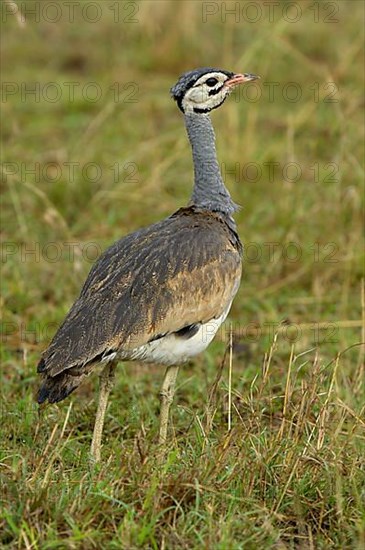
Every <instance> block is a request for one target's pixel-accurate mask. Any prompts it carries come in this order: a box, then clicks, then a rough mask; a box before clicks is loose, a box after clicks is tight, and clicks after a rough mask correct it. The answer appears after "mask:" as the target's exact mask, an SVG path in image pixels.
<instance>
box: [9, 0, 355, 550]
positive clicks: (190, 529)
mask: <svg viewBox="0 0 365 550" xmlns="http://www.w3.org/2000/svg"><path fill="white" fill-rule="evenodd" d="M52 4H53V6H54V4H55V3H52ZM76 4H79V7H76V8H75V13H74V17H72V14H71V15H70V11H69V10H70V8H69V7H67V3H66V4H65V3H63V2H59V3H58V6H59V7H60V10H61V11H60V12H59V11H57V10H56V11H55V8H54V7H53V8H52V7H50V8H48V9H49V11H48V9H47V10H46V11H44V6H45V5H47V2H43V3H42V2H8V3H7V4H4V3H3V5H2V10H3V16H4V17H3V20H4V19H6V21H5V23H4V24H3V38H2V55H3V61H4V67H3V80H4V82H5V84H4V86H5V87H4V88H3V92H4V93H5V95H4V96H3V103H2V108H3V120H2V139H3V179H2V186H3V190H4V194H3V199H2V221H3V224H2V237H3V263H2V309H3V336H2V350H3V351H2V384H1V394H2V418H1V428H2V429H1V432H2V434H1V438H2V441H1V451H2V459H1V475H2V490H1V499H2V505H1V524H0V527H1V528H0V533H1V535H0V546H1V548H21V549H23V548H27V549H28V548H29V549H30V548H32V549H37V548H39V549H42V550H43V549H51V548H57V549H60V548H62V549H63V548H65V549H74V548H82V549H91V548H108V549H109V548H110V549H112V548H115V549H116V548H124V549H137V548H156V549H157V548H160V549H165V550H170V549H200V548H207V549H217V550H218V549H221V550H223V549H224V550H226V549H232V550H233V549H245V550H247V549H251V548H276V549H284V548H285V549H286V548H303V549H304V548H310V549H317V548H318V549H328V548H338V549H344V548H353V549H358V550H360V549H363V548H364V546H365V488H364V487H365V473H364V469H365V464H364V463H365V458H364V457H365V432H364V424H365V415H364V370H363V368H364V367H363V357H362V351H363V350H361V346H360V343H361V342H363V341H364V340H365V337H364V329H363V328H362V320H364V294H363V292H362V291H361V287H362V284H363V283H362V280H363V279H362V278H363V267H362V265H363V259H364V258H363V249H362V246H363V240H362V232H361V229H362V214H363V204H362V191H363V190H362V180H363V175H364V170H363V166H362V161H361V159H362V152H363V151H362V149H363V147H362V146H363V140H364V136H363V124H362V114H361V113H362V110H361V107H363V98H362V93H361V90H362V86H363V82H362V80H361V75H362V73H363V58H362V46H363V29H362V23H361V22H362V20H363V11H364V4H363V3H362V2H360V1H354V2H349V1H336V2H329V3H328V2H327V3H325V2H314V3H313V2H306V1H303V2H300V3H294V6H293V3H291V4H292V7H291V8H288V4H287V3H286V2H280V4H279V6H277V5H276V4H277V3H275V2H274V3H272V4H270V3H252V2H249V3H247V2H240V3H229V2H227V3H216V2H208V3H199V2H190V1H186V2H179V3H176V2H171V1H168V0H166V1H164V2H139V3H134V2H127V3H124V4H123V3H118V2H114V3H112V2H98V3H96V2H93V3H90V2H80V3H76ZM90 4H92V5H93V6H94V7H92V6H91V7H90ZM289 4H290V3H289ZM17 5H19V7H20V5H21V6H22V8H23V11H24V12H25V21H24V18H23V19H22V17H21V15H20V12H19V11H18V12H17V13H16V14H15V15H12V13H13V12H15V10H16V8H17ZM87 5H89V8H87V9H86V10H84V11H81V8H85V6H86V7H87ZM95 5H96V6H97V7H99V10H100V11H96V8H95ZM34 6H35V8H36V9H38V10H39V12H38V14H39V15H38V21H36V20H35V19H36V16H34V15H31V13H30V11H29V10H30V8H32V7H34ZM224 6H226V8H227V9H228V8H229V7H233V8H234V9H235V10H236V11H235V12H234V14H233V15H232V14H231V15H229V13H227V12H224V9H225V7H224ZM237 6H238V7H239V9H238V8H237ZM255 6H256V11H255ZM269 8H270V11H269ZM271 8H272V10H271ZM5 10H7V13H8V15H7V16H6V14H5ZM42 10H43V11H42ZM93 10H94V11H93ZM118 10H119V11H118ZM237 10H238V11H237ZM10 12H11V13H10ZM59 15H60V18H59V20H58V21H57V22H52V21H53V20H55V19H56V18H58V16H59ZM96 18H98V20H97V21H95V22H92V20H94V19H96ZM255 19H257V21H256V22H254V20H255ZM296 19H297V20H296ZM295 20H296V21H295ZM291 21H292V22H291ZM201 65H213V66H218V67H223V68H227V69H232V70H236V71H247V72H254V73H257V74H259V75H261V81H260V83H259V84H258V85H256V84H254V85H252V86H251V87H247V88H246V89H243V88H242V89H241V90H240V92H237V93H235V95H233V97H232V98H230V99H229V100H228V101H227V104H226V105H225V106H224V107H223V108H222V109H221V110H219V111H217V112H216V113H214V115H213V119H214V124H215V127H216V132H217V142H218V151H219V157H220V159H221V161H222V163H224V164H223V165H222V170H223V173H224V177H225V179H226V182H227V185H228V186H229V188H230V190H231V193H232V195H233V197H234V199H235V201H236V202H238V203H240V204H242V205H243V208H242V210H241V211H240V212H239V214H238V215H237V222H238V227H239V232H240V235H241V238H242V240H243V242H244V243H245V244H246V252H245V270H244V278H243V282H242V285H241V289H240V291H239V294H238V296H237V298H236V300H235V302H234V305H233V308H232V311H231V314H230V318H229V320H228V321H227V323H226V325H225V327H224V328H223V329H222V330H221V331H220V333H219V335H218V337H217V338H216V340H215V342H214V343H213V344H212V345H211V346H210V347H209V349H208V350H207V351H206V352H205V354H203V355H202V356H201V357H199V358H197V359H196V361H194V363H192V364H190V365H187V366H185V367H184V368H183V369H181V372H180V375H179V387H178V391H177V396H176V400H175V405H174V408H173V418H172V425H173V430H172V433H171V444H170V450H169V454H168V456H167V458H166V462H165V463H164V465H163V466H162V467H159V466H158V463H157V461H156V451H157V449H156V444H155V442H156V435H157V428H158V409H159V403H158V389H159V385H160V383H161V379H162V374H163V372H162V369H161V368H159V367H157V366H156V367H146V366H143V365H138V364H127V365H120V368H119V376H118V378H117V383H116V387H115V389H114V391H113V397H112V400H111V403H110V407H109V410H108V415H107V422H106V427H105V437H104V445H103V450H102V454H103V459H104V460H103V463H102V464H101V466H100V467H92V466H90V465H89V463H88V450H89V445H90V439H91V433H92V426H93V421H94V414H95V408H96V401H95V396H96V389H97V380H96V378H95V377H94V378H92V379H90V380H89V381H88V382H87V383H85V384H84V385H83V386H82V388H80V390H79V391H78V393H77V394H75V395H74V396H73V397H72V398H70V399H68V400H66V401H65V402H63V403H61V404H60V405H59V406H50V407H48V408H47V409H46V410H45V411H43V412H42V414H40V415H39V414H38V409H37V406H36V404H35V403H34V401H33V399H34V397H33V396H34V393H35V391H36V388H37V384H38V380H37V376H36V372H35V371H36V363H37V361H38V359H39V356H40V353H41V351H42V350H43V349H44V348H45V346H46V345H47V343H48V342H49V341H50V338H51V337H52V334H53V333H54V331H55V330H56V327H57V326H58V324H59V323H60V322H61V321H62V319H63V317H64V315H65V313H66V312H67V310H68V308H69V307H70V305H71V304H72V302H73V300H74V299H75V297H76V296H77V293H78V290H79V289H80V286H81V284H82V282H83V280H84V278H85V276H86V274H87V272H88V270H89V269H90V266H91V264H92V262H93V260H94V259H95V257H96V256H97V255H98V254H99V253H100V251H101V250H102V249H104V248H105V247H107V246H108V245H109V244H110V243H112V242H113V241H114V240H116V239H117V238H120V237H121V236H123V235H125V234H126V233H127V232H130V231H132V230H134V229H136V228H138V227H140V226H143V225H146V224H149V223H152V222H154V221H155V220H158V219H161V218H163V217H164V216H167V215H168V214H169V213H171V212H173V211H174V210H175V209H177V208H178V207H179V206H180V205H183V204H185V203H186V202H187V200H188V197H189V193H190V190H191V182H192V174H191V159H190V151H189V148H188V144H187V140H186V136H185V131H184V128H183V125H182V119H181V115H180V114H179V113H178V111H177V109H176V106H175V105H174V104H173V102H172V101H171V99H170V98H169V92H168V90H169V87H170V86H171V85H172V84H173V83H174V82H175V80H176V78H177V76H178V75H179V74H180V73H181V72H182V71H184V70H187V69H189V68H193V67H195V66H201ZM289 83H291V84H289ZM32 89H33V93H31V90H32ZM72 90H73V91H72ZM27 92H28V93H27ZM256 94H258V95H257V96H256ZM98 96H100V97H98ZM274 163H276V164H274ZM230 327H231V328H232V332H233V355H232V357H231V359H232V360H231V361H230V354H229V351H227V349H228V344H229V340H230V337H229V335H230V330H231V329H230ZM230 364H231V371H230V370H229V365H230ZM229 372H231V387H230V384H229V382H230V375H229ZM230 420H231V424H232V426H231V429H230V430H229V426H228V422H229V421H230Z"/></svg>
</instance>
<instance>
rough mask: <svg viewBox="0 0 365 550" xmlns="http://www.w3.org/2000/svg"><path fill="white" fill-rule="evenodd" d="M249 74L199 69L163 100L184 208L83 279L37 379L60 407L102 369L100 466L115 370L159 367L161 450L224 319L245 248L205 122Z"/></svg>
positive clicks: (40, 397)
mask: <svg viewBox="0 0 365 550" xmlns="http://www.w3.org/2000/svg"><path fill="white" fill-rule="evenodd" d="M258 78H259V77H258V76H256V75H254V74H251V73H235V72H232V71H227V70H222V69H217V68H212V67H203V68H198V69H194V70H191V71H188V72H185V73H184V74H182V75H181V76H180V77H179V79H178V81H177V82H176V84H175V85H174V86H173V87H172V88H171V90H170V93H171V96H172V98H173V99H174V100H175V102H176V104H177V106H178V108H179V110H180V111H181V112H182V114H183V117H184V122H185V127H186V131H187V136H188V139H189V141H190V145H191V150H192V158H193V168H194V184H193V192H192V195H191V199H190V201H189V202H188V204H187V206H184V207H181V208H179V209H178V210H177V211H176V212H174V213H173V214H172V215H170V216H169V217H167V218H165V219H163V220H162V221H159V222H157V223H154V224H153V225H150V226H148V227H145V228H142V229H139V230H137V231H135V232H133V233H131V234H129V235H127V236H124V237H123V238H121V239H120V240H118V241H117V242H115V243H114V244H113V245H112V246H110V247H109V248H108V249H107V250H106V251H105V252H104V253H102V254H101V256H100V257H99V258H98V260H97V261H96V263H95V264H94V265H93V267H92V268H91V270H90V272H89V275H88V276H87V278H86V281H85V283H84V285H83V287H82V290H81V292H80V295H79V297H78V298H77V299H76V301H75V302H74V304H73V305H72V307H71V308H70V310H69V312H68V313H67V315H66V317H65V319H64V321H63V322H62V324H61V325H60V327H59V328H58V330H57V332H56V334H55V336H54V337H53V339H52V340H51V342H50V344H49V346H48V348H47V349H46V350H45V351H44V352H43V353H42V355H41V358H40V361H39V363H38V367H37V372H38V373H39V374H40V375H41V382H40V387H39V389H38V394H37V398H36V399H37V401H38V403H39V404H42V403H46V402H49V403H56V402H59V401H62V400H63V399H65V398H66V397H67V396H68V395H69V394H71V392H73V391H74V390H75V389H76V388H77V387H78V386H79V385H80V384H81V383H82V381H83V380H84V379H85V378H86V377H87V376H89V375H90V374H91V373H92V372H93V371H95V370H97V368H99V370H100V365H101V367H102V370H101V372H100V374H99V400H98V405H97V412H96V419H95V425H94V431H93V437H92V443H91V450H90V456H91V459H93V460H94V461H95V462H98V461H100V459H101V444H102V432H103V426H104V419H105V414H106V410H107V404H108V399H109V394H110V391H111V389H112V387H113V384H114V378H115V370H116V366H117V363H118V362H120V361H139V362H142V363H157V364H160V365H162V366H164V367H165V375H164V379H163V383H162V387H161V390H160V426H159V439H158V441H159V444H160V445H161V446H162V447H163V446H165V445H166V443H167V434H168V422H169V410H170V405H171V403H172V401H173V398H174V393H175V385H176V378H177V374H178V370H179V367H180V366H181V365H183V364H184V363H186V362H188V361H189V360H191V359H192V358H193V357H194V356H196V355H197V354H199V353H201V352H202V351H204V350H205V349H206V347H207V346H208V345H209V344H210V342H211V341H212V340H213V338H214V336H215V334H216V333H217V331H218V328H219V327H220V325H221V323H223V321H224V320H225V319H226V317H227V315H228V312H229V310H230V307H231V304H232V301H233V298H234V296H235V295H236V293H237V290H238V288H239V285H240V281H241V273H242V244H241V241H240V238H239V236H238V233H237V227H236V223H235V221H234V217H233V215H234V213H235V211H236V210H238V208H239V207H238V206H237V205H236V204H235V203H234V202H233V200H232V198H231V196H230V193H229V191H228V190H227V188H226V186H225V184H224V181H223V179H222V175H221V172H220V169H219V164H218V159H217V153H216V147H215V134H214V129H213V126H212V122H211V118H210V113H211V111H213V110H214V109H217V108H218V107H220V106H221V105H222V104H223V103H224V101H225V100H226V99H227V97H228V96H229V94H230V93H231V92H232V90H233V89H234V88H235V87H236V86H237V85H239V84H243V83H245V82H251V81H254V80H256V79H258Z"/></svg>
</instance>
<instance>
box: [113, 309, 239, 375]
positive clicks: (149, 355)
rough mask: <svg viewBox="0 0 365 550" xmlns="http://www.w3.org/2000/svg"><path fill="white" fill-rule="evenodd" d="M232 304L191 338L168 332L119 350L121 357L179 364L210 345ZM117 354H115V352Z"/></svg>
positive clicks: (148, 361) (147, 361)
mask: <svg viewBox="0 0 365 550" xmlns="http://www.w3.org/2000/svg"><path fill="white" fill-rule="evenodd" d="M230 307H231V304H229V306H228V308H227V309H226V311H224V313H223V314H222V315H221V316H220V317H218V318H217V319H212V320H211V321H208V322H207V323H205V324H203V325H201V326H200V328H199V330H198V332H197V333H196V334H194V336H192V337H191V338H184V337H182V336H178V335H177V336H176V335H175V334H167V335H166V336H163V337H161V338H158V339H157V340H153V341H152V342H149V343H148V344H145V345H144V346H140V347H139V348H135V349H133V350H130V351H128V352H119V353H118V354H117V355H118V357H119V358H120V359H122V360H123V359H124V360H126V359H129V360H132V361H133V360H135V361H143V362H145V363H161V364H162V365H178V364H181V363H184V362H186V361H188V360H189V359H190V358H191V357H194V356H195V355H198V353H201V352H202V351H204V350H205V348H206V347H207V346H209V344H210V342H211V341H212V340H213V338H214V336H215V335H216V333H217V330H218V329H219V327H220V326H221V324H222V323H223V321H224V320H225V319H226V317H227V315H228V312H229V310H230ZM114 355H115V354H114Z"/></svg>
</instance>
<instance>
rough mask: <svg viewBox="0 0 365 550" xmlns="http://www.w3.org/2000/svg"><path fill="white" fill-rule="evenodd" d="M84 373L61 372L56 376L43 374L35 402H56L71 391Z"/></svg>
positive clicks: (77, 384)
mask: <svg viewBox="0 0 365 550" xmlns="http://www.w3.org/2000/svg"><path fill="white" fill-rule="evenodd" d="M83 378H84V375H76V376H75V375H72V374H68V373H63V372H61V373H60V374H58V375H57V376H53V377H52V376H48V375H45V376H44V378H43V381H42V384H41V386H40V388H39V390H38V394H37V402H38V403H39V404H41V403H44V402H45V401H49V403H57V402H58V401H62V400H63V399H65V398H66V397H67V396H68V395H70V393H71V392H73V391H74V390H75V389H76V388H77V387H78V386H79V384H80V383H81V380H82V379H83Z"/></svg>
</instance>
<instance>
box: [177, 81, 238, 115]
mask: <svg viewBox="0 0 365 550" xmlns="http://www.w3.org/2000/svg"><path fill="white" fill-rule="evenodd" d="M230 78H231V76H230V75H227V74H226V73H224V72H221V71H210V72H207V73H205V74H204V75H202V76H201V77H200V78H198V79H197V80H196V82H195V83H194V84H193V85H192V86H191V87H190V88H188V89H187V90H186V92H185V95H184V98H183V100H182V102H181V105H182V109H183V111H184V113H189V112H194V113H209V112H210V111H212V110H213V109H216V108H217V107H219V106H220V105H222V103H223V102H224V100H225V99H226V97H227V96H228V95H229V93H230V91H231V89H230V88H229V87H228V86H225V83H226V81H227V80H229V79H230Z"/></svg>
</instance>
